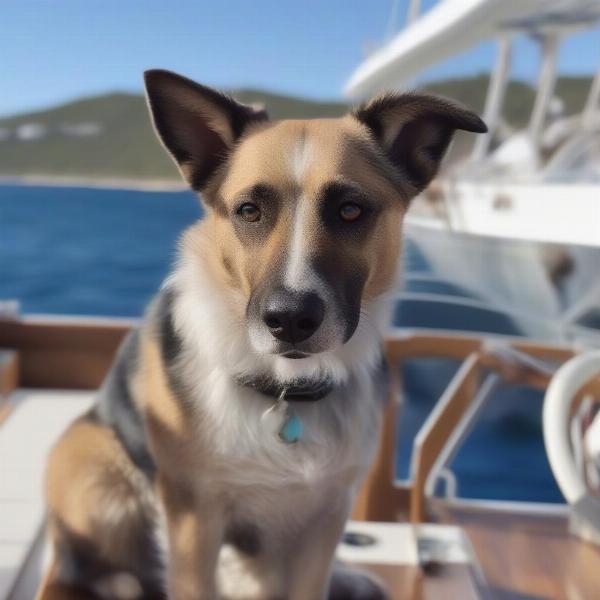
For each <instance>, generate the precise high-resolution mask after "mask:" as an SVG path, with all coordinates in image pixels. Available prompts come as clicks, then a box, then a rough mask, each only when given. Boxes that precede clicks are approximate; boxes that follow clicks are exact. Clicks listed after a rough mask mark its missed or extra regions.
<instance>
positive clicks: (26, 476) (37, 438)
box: [0, 390, 93, 600]
mask: <svg viewBox="0 0 600 600" xmlns="http://www.w3.org/2000/svg"><path fill="white" fill-rule="evenodd" d="M92 396H93V393H92V392H73V391H70V390H69V391H61V390H52V391H46V390H19V391H17V392H15V393H14V394H12V396H11V397H10V399H9V400H10V401H11V402H14V403H15V408H14V410H13V411H12V413H11V414H10V415H9V417H8V418H7V420H6V421H5V422H4V423H3V424H2V425H0V600H4V599H6V598H9V597H10V596H9V594H11V591H12V590H13V587H14V586H15V583H16V581H17V579H18V576H19V574H20V572H21V570H22V569H23V568H24V566H25V564H26V562H27V557H28V555H29V552H30V550H31V547H32V545H33V543H34V541H35V540H36V538H37V537H38V534H39V532H40V528H41V526H42V523H43V517H44V502H43V491H42V490H43V488H42V484H43V473H44V469H45V464H46V457H47V454H48V450H49V449H50V448H51V446H52V445H53V444H54V442H55V441H56V439H57V438H58V437H59V435H60V434H61V433H62V431H63V430H64V429H65V428H66V427H67V425H68V424H69V423H71V422H72V421H73V419H75V417H77V416H78V415H79V414H81V413H82V412H84V411H85V410H86V409H87V408H89V406H90V404H91V401H92Z"/></svg>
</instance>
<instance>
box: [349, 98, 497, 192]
mask: <svg viewBox="0 0 600 600" xmlns="http://www.w3.org/2000/svg"><path fill="white" fill-rule="evenodd" d="M353 115H354V117H355V118H356V119H358V120H359V121H360V122H361V123H363V125H366V127H367V128H368V129H369V130H370V131H371V133H372V134H373V136H374V138H375V140H376V141H377V142H378V143H379V144H380V146H381V147H382V149H383V150H384V152H385V153H386V156H387V157H388V159H389V160H390V162H391V163H392V164H393V165H395V166H396V167H397V168H399V169H403V170H405V171H406V173H407V175H408V177H409V178H410V181H411V183H412V185H413V186H414V187H415V189H416V190H417V191H420V190H422V189H424V188H425V187H426V186H427V184H428V183H429V182H430V181H431V179H432V178H433V177H434V176H435V174H436V172H437V170H438V167H439V163H440V161H441V160H442V158H443V156H444V154H445V152H446V150H447V148H448V146H449V144H450V141H451V139H452V136H453V134H454V132H455V131H456V130H457V129H462V130H464V131H471V132H473V133H485V132H486V131H487V127H486V125H485V123H484V122H483V121H482V120H481V119H480V118H479V117H478V116H477V115H476V114H475V113H474V112H472V111H470V110H468V109H466V108H464V107H463V106H461V105H459V104H456V103H454V102H451V101H450V100H447V99H446V98H441V97H439V96H432V95H427V94H416V93H408V94H393V93H390V94H384V95H383V96H380V97H379V98H376V99H375V100H372V101H371V102H368V103H366V104H363V105H361V106H359V107H358V108H357V109H356V110H355V111H354V113H353ZM386 128H387V129H389V130H390V131H391V132H393V131H394V128H395V129H396V130H397V131H396V132H395V134H394V135H395V138H394V139H393V140H391V141H390V140H387V141H386V140H385V138H386V135H385V133H386Z"/></svg>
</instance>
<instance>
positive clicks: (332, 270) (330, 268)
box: [311, 254, 367, 343]
mask: <svg viewBox="0 0 600 600" xmlns="http://www.w3.org/2000/svg"><path fill="white" fill-rule="evenodd" d="M311 262H312V266H313V268H314V270H315V272H316V273H317V274H318V275H319V276H320V277H321V278H322V279H323V280H324V281H326V282H327V283H328V284H329V286H330V288H331V290H332V291H333V293H334V296H335V305H336V306H337V307H338V308H339V310H340V311H341V315H342V321H343V323H344V324H345V332H344V343H345V342H347V341H348V340H349V339H350V338H351V337H352V336H353V335H354V332H355V331H356V327H357V326H358V322H359V320H360V306H361V300H362V292H363V288H364V286H365V282H366V280H367V270H366V268H365V267H364V265H361V264H360V262H358V261H357V260H354V259H351V258H350V257H348V260H346V261H345V264H347V265H350V267H349V268H347V269H346V270H345V271H342V270H341V269H340V264H344V262H343V260H341V259H340V256H339V255H336V254H329V255H327V254H320V255H319V256H317V257H315V258H313V259H312V261H311Z"/></svg>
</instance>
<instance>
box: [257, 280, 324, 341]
mask: <svg viewBox="0 0 600 600" xmlns="http://www.w3.org/2000/svg"><path fill="white" fill-rule="evenodd" d="M261 317H262V320H263V322H264V324H265V325H266V326H267V328H268V329H269V331H270V332H271V335H272V336H273V337H275V338H276V339H278V340H279V341H281V342H287V343H289V344H292V345H294V344H299V343H300V342H303V341H305V340H307V339H309V338H310V337H311V336H312V335H313V334H314V333H315V332H316V331H317V329H319V327H320V326H321V323H322V322H323V319H324V317H325V303H324V302H323V300H321V298H320V297H319V296H318V295H317V294H316V293H314V292H299V291H292V290H288V289H286V288H280V289H278V290H276V291H275V292H273V293H272V294H271V295H270V296H269V297H268V298H267V301H266V302H265V304H264V307H263V310H262V315H261Z"/></svg>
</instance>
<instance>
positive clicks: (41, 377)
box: [0, 318, 134, 389]
mask: <svg viewBox="0 0 600 600" xmlns="http://www.w3.org/2000/svg"><path fill="white" fill-rule="evenodd" d="M133 324H134V322H133V321H130V322H126V321H102V320H83V319H81V320H77V319H72V320H65V319H60V318H57V319H52V318H44V319H36V318H26V319H23V320H0V347H3V348H12V349H15V350H17V351H18V353H19V359H20V385H21V386H23V387H34V388H40V387H41V388H70V389H94V388H96V387H98V386H99V385H100V383H101V382H102V379H103V378H104V375H105V374H106V372H107V370H108V368H109V367H110V364H111V362H112V360H113V358H114V354H115V352H116V350H117V348H118V346H119V344H120V343H121V340H122V339H123V337H124V336H125V334H126V333H127V331H128V330H129V328H130V327H131V326H132V325H133Z"/></svg>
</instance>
